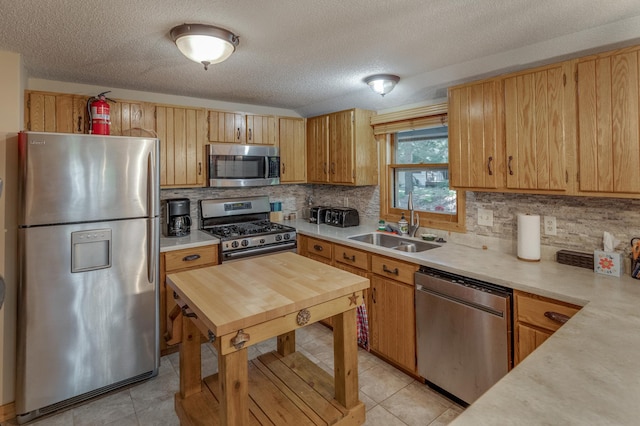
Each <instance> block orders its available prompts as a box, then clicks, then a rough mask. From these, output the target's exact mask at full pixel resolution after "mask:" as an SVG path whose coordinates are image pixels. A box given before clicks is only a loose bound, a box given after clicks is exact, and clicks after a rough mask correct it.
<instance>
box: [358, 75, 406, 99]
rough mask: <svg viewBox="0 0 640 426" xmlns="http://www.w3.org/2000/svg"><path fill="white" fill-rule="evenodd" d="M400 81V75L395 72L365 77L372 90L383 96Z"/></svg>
mask: <svg viewBox="0 0 640 426" xmlns="http://www.w3.org/2000/svg"><path fill="white" fill-rule="evenodd" d="M398 81H400V77H398V76H397V75H393V74H376V75H372V76H370V77H367V78H365V79H364V82H365V83H367V84H368V85H369V87H371V90H373V91H374V92H376V93H377V94H379V95H382V96H384V95H386V94H387V93H389V92H390V91H392V90H393V88H394V87H396V84H397V83H398Z"/></svg>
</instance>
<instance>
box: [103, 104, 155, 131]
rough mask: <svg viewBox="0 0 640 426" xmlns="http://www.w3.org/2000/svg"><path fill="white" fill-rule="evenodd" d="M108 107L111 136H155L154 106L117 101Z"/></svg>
mask: <svg viewBox="0 0 640 426" xmlns="http://www.w3.org/2000/svg"><path fill="white" fill-rule="evenodd" d="M110 106H111V108H110V110H111V111H110V112H111V134H112V135H114V136H144V137H153V136H155V129H156V127H155V111H156V105H155V104H152V103H149V102H132V101H122V100H117V101H116V102H115V103H110Z"/></svg>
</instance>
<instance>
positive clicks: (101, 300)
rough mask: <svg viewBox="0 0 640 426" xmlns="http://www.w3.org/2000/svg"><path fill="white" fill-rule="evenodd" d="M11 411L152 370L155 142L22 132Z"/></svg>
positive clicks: (59, 404) (62, 401)
mask: <svg viewBox="0 0 640 426" xmlns="http://www.w3.org/2000/svg"><path fill="white" fill-rule="evenodd" d="M18 139H19V170H20V171H19V173H20V203H19V206H18V208H19V216H18V223H19V230H18V238H19V239H18V241H19V244H18V245H19V259H20V268H19V270H20V285H19V289H18V346H17V384H16V414H17V415H18V422H19V423H24V422H26V421H29V420H31V419H32V418H35V417H38V416H40V415H44V414H48V413H50V412H53V411H56V410H58V409H60V408H64V407H67V406H69V405H71V404H74V403H77V402H79V401H82V400H84V399H87V398H90V397H93V396H95V395H98V394H100V393H103V392H107V391H110V390H113V389H116V388H118V387H120V386H124V385H127V384H130V383H133V382H136V381H139V380H144V379H146V378H149V377H152V376H155V375H156V374H157V372H158V366H159V330H158V308H159V297H158V294H159V293H158V289H159V283H158V276H159V267H158V256H159V210H160V207H159V206H160V204H159V203H160V202H159V196H160V189H159V171H158V168H159V161H158V158H159V157H158V156H159V142H158V140H157V139H153V138H134V137H119V136H97V135H73V134H60V133H57V134H56V133H35V132H23V133H20V135H19V138H18Z"/></svg>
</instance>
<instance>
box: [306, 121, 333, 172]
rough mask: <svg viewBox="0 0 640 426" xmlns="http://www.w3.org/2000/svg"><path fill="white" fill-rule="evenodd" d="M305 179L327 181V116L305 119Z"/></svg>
mask: <svg viewBox="0 0 640 426" xmlns="http://www.w3.org/2000/svg"><path fill="white" fill-rule="evenodd" d="M307 179H308V181H309V183H328V182H329V116H327V115H321V116H319V117H311V118H308V119H307Z"/></svg>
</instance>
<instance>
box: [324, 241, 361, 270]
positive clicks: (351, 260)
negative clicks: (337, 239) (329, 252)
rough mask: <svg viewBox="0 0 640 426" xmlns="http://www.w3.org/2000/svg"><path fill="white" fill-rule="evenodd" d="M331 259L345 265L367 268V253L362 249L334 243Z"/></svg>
mask: <svg viewBox="0 0 640 426" xmlns="http://www.w3.org/2000/svg"><path fill="white" fill-rule="evenodd" d="M333 259H334V260H335V261H336V262H339V263H344V264H345V265H350V266H354V267H356V268H360V269H365V270H369V254H368V253H367V252H365V251H362V250H357V249H354V248H351V247H347V246H341V245H338V244H336V245H334V247H333Z"/></svg>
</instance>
